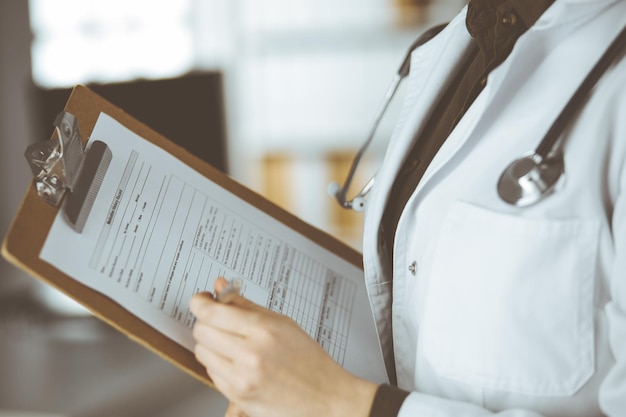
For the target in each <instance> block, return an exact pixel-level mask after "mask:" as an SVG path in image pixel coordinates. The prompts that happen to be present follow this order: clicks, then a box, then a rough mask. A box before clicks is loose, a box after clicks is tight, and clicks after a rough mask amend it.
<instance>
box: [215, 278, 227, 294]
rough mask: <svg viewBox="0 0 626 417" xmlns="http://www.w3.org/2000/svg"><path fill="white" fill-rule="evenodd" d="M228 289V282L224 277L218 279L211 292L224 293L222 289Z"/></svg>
mask: <svg viewBox="0 0 626 417" xmlns="http://www.w3.org/2000/svg"><path fill="white" fill-rule="evenodd" d="M226 287H228V281H227V280H226V278H224V277H218V278H217V279H216V280H215V283H214V284H213V290H214V291H215V292H216V293H220V292H222V291H224V288H226Z"/></svg>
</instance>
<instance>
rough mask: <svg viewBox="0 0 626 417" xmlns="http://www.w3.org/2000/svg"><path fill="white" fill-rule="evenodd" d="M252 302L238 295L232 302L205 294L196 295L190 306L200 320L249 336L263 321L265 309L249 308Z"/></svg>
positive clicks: (217, 327) (227, 330) (208, 324)
mask: <svg viewBox="0 0 626 417" xmlns="http://www.w3.org/2000/svg"><path fill="white" fill-rule="evenodd" d="M249 304H253V305H254V303H252V302H250V301H248V300H246V299H245V298H243V297H240V296H237V297H236V298H235V299H233V302H232V303H231V304H222V303H218V302H216V301H214V300H212V299H210V298H208V297H206V296H204V294H199V295H194V296H193V297H192V299H191V302H190V304H189V307H190V309H191V312H192V313H193V314H194V316H196V318H197V319H198V321H197V322H196V323H198V322H201V323H203V324H205V325H207V326H211V327H215V328H216V329H219V330H222V331H225V332H230V333H234V334H238V335H241V336H247V335H249V334H250V331H251V329H252V328H253V327H254V326H256V325H257V323H259V322H260V321H261V317H262V316H263V314H266V313H267V312H268V310H265V309H263V308H261V307H259V306H256V307H255V308H254V309H252V308H249Z"/></svg>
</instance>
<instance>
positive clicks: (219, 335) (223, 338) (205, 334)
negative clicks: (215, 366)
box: [193, 322, 244, 360]
mask: <svg viewBox="0 0 626 417" xmlns="http://www.w3.org/2000/svg"><path fill="white" fill-rule="evenodd" d="M193 337H194V338H195V339H196V341H197V342H198V344H200V345H202V346H204V347H205V348H207V349H209V350H211V351H213V352H214V353H217V354H218V355H221V356H223V357H224V358H226V359H229V360H232V359H233V358H236V357H239V356H240V355H241V351H242V344H243V341H244V339H243V337H242V336H241V335H237V334H233V333H231V332H228V331H227V332H225V331H222V330H219V329H216V328H215V327H211V326H207V325H205V324H203V323H201V322H198V323H196V325H195V326H194V328H193Z"/></svg>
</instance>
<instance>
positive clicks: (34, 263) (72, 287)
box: [2, 85, 362, 387]
mask: <svg viewBox="0 0 626 417" xmlns="http://www.w3.org/2000/svg"><path fill="white" fill-rule="evenodd" d="M64 111H65V112H68V113H71V114H72V115H74V116H75V117H76V119H77V123H78V129H79V131H80V133H81V138H82V141H83V144H84V143H86V142H87V138H88V137H89V136H90V134H91V132H92V130H93V128H94V126H95V124H96V121H97V118H98V116H99V115H100V113H101V112H104V113H106V114H108V115H109V116H111V117H113V118H114V119H115V120H117V121H118V122H119V123H121V124H122V125H124V126H125V127H126V128H128V129H129V130H131V131H133V132H134V133H136V134H137V135H139V136H141V137H142V138H144V139H146V140H147V141H149V142H151V143H153V144H155V145H157V146H159V147H160V148H162V149H164V150H165V151H167V152H169V153H170V154H171V155H173V156H174V157H176V158H178V159H179V160H181V161H183V162H184V163H186V164H187V165H188V166H189V167H191V168H192V169H194V170H196V171H197V172H199V173H200V174H201V175H203V176H205V177H206V178H208V179H210V180H211V181H213V182H214V183H216V184H217V185H219V186H220V187H223V188H224V189H226V190H228V191H229V192H231V193H233V194H234V195H236V196H238V197H239V198H241V199H243V200H244V201H246V202H248V203H250V204H252V205H253V206H255V207H256V208H258V209H259V210H261V211H263V212H265V213H266V214H268V215H270V216H272V217H274V218H275V219H277V220H279V221H280V222H282V223H283V224H285V225H286V226H288V227H290V228H291V229H293V230H295V231H297V232H299V233H301V234H303V235H305V236H306V237H307V238H309V239H310V240H312V241H313V242H315V243H317V244H319V245H320V246H321V247H323V248H325V249H327V250H328V251H331V252H333V253H335V254H337V255H338V256H340V257H341V258H343V259H344V260H346V261H347V262H349V263H351V264H352V265H354V266H356V267H358V268H362V257H361V254H359V253H358V252H357V251H355V250H354V249H352V248H351V247H349V246H347V245H346V244H344V243H342V242H340V241H339V240H337V239H336V238H334V237H332V236H330V235H328V234H327V233H325V232H323V231H321V230H319V229H317V228H315V227H313V226H311V225H309V224H307V223H305V222H304V221H302V220H301V219H299V218H297V217H296V216H294V215H292V214H290V213H288V212H287V211H285V210H283V209H281V208H280V207H278V206H276V205H275V204H273V203H271V202H270V201H268V200H267V199H265V198H264V197H262V196H260V195H259V194H256V193H255V192H253V191H251V190H250V189H248V188H246V187H245V186H243V185H241V184H239V183H238V182H236V181H235V180H233V179H231V178H230V177H228V176H227V175H225V174H224V173H222V172H221V171H218V170H217V169H215V168H214V167H212V166H211V165H209V164H207V163H206V162H204V161H203V160H201V159H200V158H198V157H196V156H194V155H192V154H190V153H189V152H188V151H186V150H185V149H184V148H182V147H180V146H178V145H176V144H174V143H173V142H171V141H169V140H168V139H166V138H165V137H163V136H162V135H160V134H159V133H157V132H155V131H154V130H152V129H151V128H149V127H148V126H146V125H145V124H143V123H141V122H139V121H137V120H136V119H134V118H133V117H132V116H130V115H129V114H127V113H126V112H124V110H122V109H120V108H118V107H116V106H115V105H113V104H111V103H109V102H108V101H106V100H105V99H104V98H102V97H100V96H99V95H97V94H96V93H94V92H93V91H91V90H89V89H88V88H87V87H85V86H80V85H79V86H76V87H75V88H74V89H73V91H72V93H71V95H70V97H69V99H68V102H67V104H66V106H65V109H64ZM58 211H59V207H54V206H52V205H50V204H48V203H46V202H45V201H44V200H43V199H42V198H40V197H39V195H38V194H37V191H36V189H35V184H34V181H33V184H31V186H30V187H29V189H28V190H27V192H26V195H25V197H24V199H23V201H22V204H21V206H20V208H19V210H18V212H17V214H16V216H15V218H14V220H13V223H12V225H11V226H10V228H9V231H8V234H7V236H6V237H5V239H4V241H3V244H2V255H3V256H4V257H5V258H6V259H7V260H8V261H9V262H11V263H13V264H14V265H16V266H17V267H18V268H21V269H23V270H25V271H26V272H28V273H29V274H30V275H32V276H34V277H36V278H38V279H40V280H41V281H43V282H45V283H46V284H49V285H51V286H52V287H54V288H56V289H58V290H60V291H61V292H62V293H64V294H66V295H67V296H69V297H70V298H72V299H74V300H75V301H77V302H78V303H80V304H82V305H83V306H84V307H85V308H87V309H88V310H89V311H90V312H91V313H93V314H94V315H95V316H96V317H97V318H99V319H101V320H103V321H104V322H106V323H108V324H109V325H111V326H112V327H114V328H115V329H117V330H119V331H120V332H122V333H124V334H125V335H127V336H128V337H129V338H130V339H132V340H134V341H136V342H137V343H139V344H141V345H143V346H144V347H146V348H147V349H149V350H151V351H152V352H154V353H156V354H157V355H159V356H161V357H163V358H164V359H166V360H168V361H169V362H171V363H173V364H174V365H175V366H177V367H179V368H180V369H182V370H183V371H185V372H186V373H188V374H189V375H191V376H193V377H194V378H196V379H198V380H199V381H201V382H203V383H205V384H207V385H208V386H210V387H214V385H213V383H212V381H211V379H210V378H209V377H208V375H207V374H206V371H205V369H204V367H203V366H202V365H201V364H200V363H199V362H197V361H196V359H195V357H194V354H193V352H191V351H189V350H187V349H186V348H185V347H183V346H181V345H179V344H178V343H176V342H175V341H173V340H172V339H170V338H168V337H167V336H165V335H164V334H162V333H161V332H159V331H158V330H156V329H154V328H153V327H151V326H150V325H148V324H146V323H145V322H143V321H142V320H141V319H139V318H138V317H136V316H135V315H133V314H132V313H130V312H128V311H127V310H126V309H124V308H123V307H122V306H120V305H119V304H117V303H116V302H115V301H113V300H112V299H110V298H109V297H107V296H106V295H104V294H102V293H100V292H97V291H95V290H93V289H91V288H89V287H87V286H85V285H84V284H81V283H79V282H78V281H76V280H74V279H73V278H71V277H70V276H68V275H66V274H64V273H63V272H61V271H59V270H58V269H56V268H55V267H54V266H52V265H50V264H48V263H46V262H45V261H43V260H42V259H41V258H40V257H39V254H40V252H41V249H42V247H43V245H44V242H45V240H46V237H47V235H48V231H49V230H50V228H51V227H52V224H53V221H54V219H55V217H56V215H57V213H58Z"/></svg>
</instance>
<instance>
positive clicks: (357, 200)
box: [328, 23, 447, 212]
mask: <svg viewBox="0 0 626 417" xmlns="http://www.w3.org/2000/svg"><path fill="white" fill-rule="evenodd" d="M446 25H447V23H446V24H441V25H438V26H434V27H432V28H430V29H428V30H427V31H425V32H423V33H422V34H421V35H420V36H419V37H418V38H417V40H416V41H415V42H413V44H412V45H411V46H410V47H409V49H408V51H407V53H406V55H405V57H404V60H403V61H402V65H400V68H399V69H398V73H397V74H396V75H395V76H394V77H393V79H392V81H391V85H390V86H389V88H388V89H387V92H386V93H385V97H384V99H383V102H382V103H381V104H380V106H379V108H378V111H377V112H376V117H375V118H374V123H373V124H372V127H371V128H370V131H369V135H368V136H367V139H366V140H365V142H364V143H363V145H361V148H360V149H359V151H358V152H357V154H356V155H355V157H354V160H353V161H352V165H351V166H350V170H349V171H348V175H347V177H346V180H345V181H344V183H343V186H340V185H339V184H337V183H331V184H329V187H328V193H329V194H330V195H331V196H333V197H335V200H337V202H338V203H339V205H340V206H341V207H343V208H345V209H353V210H355V211H359V212H361V211H363V210H365V196H366V195H367V194H368V193H369V191H370V189H371V188H372V186H373V185H374V177H372V178H371V179H370V180H369V181H368V183H367V184H366V185H365V187H363V189H362V190H361V191H360V192H359V193H358V194H357V196H356V197H354V198H353V199H351V200H348V198H347V194H348V189H349V188H350V185H351V184H352V180H353V179H354V174H355V172H356V169H357V167H358V166H359V163H360V162H361V159H362V158H363V155H364V154H365V151H366V150H367V148H368V147H369V145H370V143H371V142H372V139H373V138H374V134H375V133H376V130H377V129H378V126H379V125H380V121H381V119H382V118H383V116H384V114H385V111H386V110H387V107H388V106H389V103H391V99H392V98H393V96H394V95H395V94H396V91H397V90H398V86H399V85H400V82H401V81H402V80H403V79H404V78H405V77H406V76H407V75H408V74H409V70H410V67H411V53H412V52H413V51H414V50H415V49H417V48H418V47H420V46H421V45H423V44H424V43H426V42H428V41H429V40H431V39H432V38H434V37H435V36H436V35H437V34H438V33H439V32H441V30H442V29H443V28H444V27H446Z"/></svg>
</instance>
